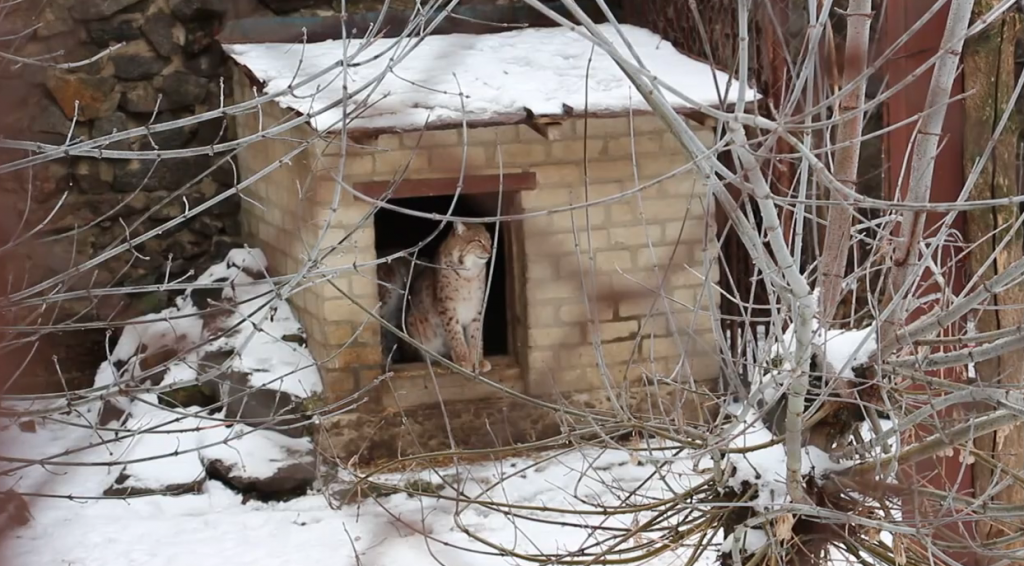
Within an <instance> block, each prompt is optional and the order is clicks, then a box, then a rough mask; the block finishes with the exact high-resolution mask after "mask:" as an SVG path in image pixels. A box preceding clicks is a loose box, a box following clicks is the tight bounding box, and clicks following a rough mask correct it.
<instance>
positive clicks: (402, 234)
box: [373, 193, 515, 364]
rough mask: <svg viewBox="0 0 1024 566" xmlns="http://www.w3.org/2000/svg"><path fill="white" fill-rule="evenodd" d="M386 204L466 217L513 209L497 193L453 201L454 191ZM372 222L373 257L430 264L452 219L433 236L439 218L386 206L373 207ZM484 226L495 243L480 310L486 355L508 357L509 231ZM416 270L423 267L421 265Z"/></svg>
mask: <svg viewBox="0 0 1024 566" xmlns="http://www.w3.org/2000/svg"><path fill="white" fill-rule="evenodd" d="M453 201H454V206H453ZM387 202H388V203H389V204H391V205H394V206H396V207H400V208H402V209H405V210H410V211H416V212H422V213H428V214H440V215H451V216H461V217H466V218H487V217H494V216H499V215H502V214H509V213H510V212H511V209H510V207H511V203H510V199H509V198H508V197H506V198H505V199H504V202H502V201H501V200H500V199H499V195H498V194H497V193H475V194H470V195H460V196H459V197H458V198H457V199H456V198H455V197H454V195H439V196H427V197H409V198H393V199H390V200H388V201H387ZM499 205H500V206H499ZM373 224H374V233H375V246H374V247H375V248H376V251H377V257H386V256H389V255H393V254H395V253H396V252H403V253H406V254H408V255H410V256H413V257H415V258H416V259H418V260H421V261H428V262H430V263H434V257H435V255H436V253H437V250H438V248H439V247H440V245H441V243H442V242H443V241H444V240H445V238H447V237H448V234H449V233H450V232H451V230H452V229H453V228H452V224H453V223H452V222H447V223H446V224H445V226H444V228H442V229H441V231H440V232H438V233H437V234H436V235H434V236H433V238H431V234H433V233H434V231H435V230H437V228H438V226H439V225H440V224H441V221H439V220H432V219H430V218H424V217H421V216H414V215H411V214H408V213H405V212H403V211H397V210H389V209H386V208H379V209H378V210H377V211H376V213H375V214H374V219H373ZM484 228H486V229H487V231H488V233H489V234H490V235H491V241H492V242H493V246H492V247H493V251H492V256H491V262H490V264H488V270H490V272H491V279H490V282H489V291H488V294H487V304H486V306H485V308H484V324H483V334H484V336H483V342H484V356H485V357H491V356H509V355H512V354H513V352H512V348H513V346H512V343H513V340H512V337H513V335H514V333H513V332H511V328H510V321H511V320H514V319H515V317H514V316H513V315H512V314H511V309H512V306H513V304H514V303H513V300H514V294H513V291H514V290H513V289H512V288H511V285H510V284H509V275H510V273H511V271H512V270H511V269H510V267H509V265H508V262H509V261H510V258H511V253H510V252H509V250H510V243H511V237H512V231H511V230H509V229H507V225H502V226H501V228H500V229H499V227H498V223H496V222H491V223H487V224H484ZM428 238H430V240H429V241H427V242H426V244H425V245H423V246H422V247H419V248H418V251H416V252H415V255H414V254H413V252H410V251H409V250H412V249H416V247H417V246H418V245H419V244H420V243H421V242H423V241H424V240H427V239H428ZM492 266H493V267H492ZM418 269H422V267H419V268H418ZM385 357H387V353H385ZM392 361H393V362H394V363H398V364H401V363H416V362H420V361H421V360H420V359H419V358H416V359H408V358H398V357H396V358H395V359H393V360H392Z"/></svg>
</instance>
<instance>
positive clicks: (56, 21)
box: [36, 2, 75, 39]
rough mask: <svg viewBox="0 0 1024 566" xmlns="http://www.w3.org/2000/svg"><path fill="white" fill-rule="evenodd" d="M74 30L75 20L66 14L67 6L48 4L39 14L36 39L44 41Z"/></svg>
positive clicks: (54, 3)
mask: <svg viewBox="0 0 1024 566" xmlns="http://www.w3.org/2000/svg"><path fill="white" fill-rule="evenodd" d="M73 29H75V20H74V19H72V18H71V14H70V13H68V10H67V6H62V5H59V4H57V3H56V2H48V3H47V4H46V7H45V8H43V11H42V12H41V13H40V14H39V27H37V28H36V37H38V38H40V39H45V38H47V37H53V36H55V35H59V34H62V33H66V32H69V31H71V30H73Z"/></svg>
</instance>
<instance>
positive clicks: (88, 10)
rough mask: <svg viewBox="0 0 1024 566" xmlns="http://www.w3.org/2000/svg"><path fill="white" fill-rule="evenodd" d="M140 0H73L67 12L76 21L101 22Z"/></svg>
mask: <svg viewBox="0 0 1024 566" xmlns="http://www.w3.org/2000/svg"><path fill="white" fill-rule="evenodd" d="M139 1H140V0H75V2H74V3H73V4H71V8H70V10H69V12H70V13H71V17H73V18H75V19H76V20H102V19H104V18H109V17H110V16H113V15H114V14H116V13H117V12H120V11H121V10H123V9H125V8H127V7H128V6H131V5H132V4H135V3H137V2H139Z"/></svg>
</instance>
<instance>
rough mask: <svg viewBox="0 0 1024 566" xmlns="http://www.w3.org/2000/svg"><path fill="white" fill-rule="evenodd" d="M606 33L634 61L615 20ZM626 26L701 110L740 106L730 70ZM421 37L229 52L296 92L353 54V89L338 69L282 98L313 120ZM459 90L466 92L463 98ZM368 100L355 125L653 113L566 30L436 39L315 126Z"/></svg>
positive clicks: (269, 88) (270, 87)
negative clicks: (531, 115)
mask: <svg viewBox="0 0 1024 566" xmlns="http://www.w3.org/2000/svg"><path fill="white" fill-rule="evenodd" d="M598 28H600V29H601V31H602V33H604V34H605V36H606V37H609V38H611V40H612V42H613V44H614V45H615V46H616V47H617V48H619V50H620V52H621V53H624V54H627V56H628V53H629V52H628V50H627V49H626V48H625V46H624V44H623V43H622V41H621V39H620V38H619V37H618V34H617V32H616V31H615V30H614V28H613V27H612V26H611V25H610V24H603V25H600V26H598ZM621 28H622V30H623V32H624V34H625V36H626V38H627V39H628V40H629V42H630V44H631V45H632V46H633V48H634V49H635V50H636V51H637V53H638V54H639V56H640V60H641V61H642V62H643V64H644V65H646V66H647V68H648V69H649V70H650V71H651V72H652V73H654V75H656V76H657V77H658V78H659V79H661V80H662V81H663V82H664V83H665V84H668V85H671V86H672V87H674V88H676V89H678V90H679V91H681V92H682V93H684V94H685V95H686V96H689V97H690V98H692V99H694V100H696V101H697V102H698V103H700V104H708V105H715V106H717V105H719V103H720V99H719V91H721V92H722V93H723V94H725V96H723V99H724V102H725V103H726V104H729V103H733V102H735V101H736V95H737V92H738V90H739V89H738V88H737V86H736V85H735V81H732V84H731V85H729V86H731V88H730V89H729V92H725V91H726V86H727V83H728V82H729V77H728V75H726V74H725V73H721V72H719V71H716V70H714V69H713V68H712V67H710V66H709V65H706V64H704V63H701V62H699V61H696V60H693V59H691V58H689V57H687V56H685V55H683V54H681V53H679V52H678V51H676V49H675V48H674V47H672V45H671V44H669V43H668V42H667V41H664V40H663V39H662V38H661V37H659V36H658V35H656V34H655V33H653V32H651V31H648V30H646V29H644V28H640V27H636V26H630V25H623V26H621ZM346 41H347V42H348V45H347V46H346V45H345V43H346ZM413 41H415V39H408V38H407V39H377V40H374V41H372V42H370V44H369V45H367V46H365V50H364V51H361V52H359V53H358V55H357V56H355V57H353V55H352V53H354V52H356V51H357V49H358V48H359V47H360V46H361V45H362V44H363V43H364V40H355V39H354V40H331V41H324V42H321V43H314V44H308V45H305V46H303V45H296V44H283V43H249V44H228V45H224V49H225V50H226V51H227V53H228V54H229V55H230V56H231V57H232V58H234V59H235V61H237V62H238V63H239V64H241V65H243V66H245V67H246V68H248V69H249V71H251V72H252V74H253V75H255V77H256V78H257V79H259V80H260V81H262V82H263V83H264V84H265V92H268V93H269V92H277V91H281V90H284V89H287V88H288V87H289V86H290V85H292V84H296V83H298V82H300V81H302V80H304V79H307V78H309V77H311V76H313V75H315V74H316V73H317V72H319V71H322V70H323V69H325V68H327V67H329V66H331V65H332V64H335V63H336V62H337V61H339V60H341V58H342V57H344V56H345V55H344V54H345V53H348V56H349V57H350V58H353V60H352V62H351V64H350V65H349V66H348V69H347V73H348V75H347V77H348V78H347V84H346V81H345V80H343V78H344V77H343V75H342V70H341V69H338V70H332V71H330V72H328V73H327V74H325V75H324V76H323V77H320V78H318V79H317V80H316V81H314V83H313V84H309V85H306V86H304V87H302V88H300V89H297V91H296V92H295V93H292V94H286V95H284V96H281V97H280V98H278V99H277V101H278V103H279V104H281V106H283V107H285V108H287V109H291V110H296V111H298V112H300V113H304V114H310V113H315V112H317V111H322V110H323V109H324V108H325V107H326V106H329V105H331V104H332V103H335V102H336V101H338V100H340V99H341V98H342V93H343V92H345V89H346V88H347V90H348V91H349V92H351V91H353V90H356V89H358V88H359V87H360V86H363V85H366V84H367V83H369V82H371V81H374V80H375V77H376V76H377V75H379V74H380V73H381V71H383V70H384V69H385V68H386V67H387V65H389V64H392V63H393V62H394V60H395V59H396V58H397V57H396V55H398V57H400V56H401V55H400V54H404V53H405V52H406V51H407V50H409V49H410V47H412V45H413V43H412V42H413ZM396 44H397V45H396ZM346 47H347V48H348V50H347V51H346V50H345V48H346ZM382 54H383V55H382ZM459 92H462V93H463V94H464V96H463V97H462V100H461V101H460V96H459ZM748 92H750V93H751V94H753V91H748ZM665 95H666V97H667V98H668V100H669V102H670V103H671V104H672V105H673V106H674V107H675V108H676V109H677V110H685V109H687V108H691V106H690V105H689V104H687V103H685V102H684V101H683V100H681V99H679V98H677V97H675V96H673V95H671V94H670V93H668V92H666V93H665ZM367 102H369V103H372V104H373V106H371V107H369V108H366V109H365V111H363V112H362V113H361V114H359V115H358V117H354V118H353V117H351V116H350V117H349V127H350V128H359V129H364V128H366V129H395V130H409V129H419V128H421V127H424V126H426V125H430V124H434V125H435V126H439V125H441V124H445V123H448V124H451V125H453V126H454V125H457V124H460V123H461V122H462V120H463V117H465V120H467V121H474V122H476V121H486V120H488V119H494V118H496V117H498V116H505V117H508V116H509V115H523V116H525V112H526V111H525V109H526V108H528V109H529V110H530V111H532V112H533V113H534V114H535V115H536V116H561V115H564V114H565V113H566V111H565V109H564V107H563V105H568V106H570V107H571V108H572V109H573V111H574V112H575V113H583V112H584V109H586V113H588V114H596V113H612V112H625V111H628V110H641V111H643V110H650V107H649V106H648V105H647V104H646V103H645V102H644V101H643V99H642V98H641V97H640V95H639V93H638V92H637V91H636V89H635V88H633V86H632V84H631V83H630V82H629V81H628V80H627V79H626V77H625V75H624V74H623V73H622V71H621V70H620V69H619V68H618V66H617V65H616V64H615V62H614V61H613V60H612V58H611V57H609V56H608V55H607V54H606V53H604V52H603V51H602V50H600V49H597V48H595V47H594V46H593V44H592V43H591V42H589V41H587V40H586V39H583V38H582V37H580V36H579V35H577V34H576V33H574V32H572V31H571V30H568V29H565V28H561V27H556V28H525V29H519V30H515V31H508V32H502V33H495V34H488V35H468V34H452V35H432V36H428V37H426V38H424V39H423V41H422V43H421V44H420V45H418V46H416V47H415V48H413V49H412V50H411V52H409V53H408V55H407V56H406V57H404V58H403V59H401V60H400V61H399V62H398V63H397V64H395V65H394V67H393V69H392V70H391V72H389V74H388V75H387V76H386V77H384V79H383V81H382V82H381V84H380V86H379V87H378V88H376V89H374V90H373V92H372V94H365V93H364V94H361V95H359V96H356V97H355V100H354V101H353V102H352V103H349V104H348V105H338V107H336V108H332V109H330V110H326V111H323V113H322V114H319V115H317V116H315V117H314V119H313V124H312V125H313V127H314V128H315V129H317V130H319V131H322V132H324V131H331V130H339V129H341V126H342V121H343V116H344V112H345V107H346V106H347V108H348V112H352V111H353V108H354V107H355V106H358V105H361V104H365V103H367ZM463 107H464V109H463ZM463 112H465V114H464V113H463Z"/></svg>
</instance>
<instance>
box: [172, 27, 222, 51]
mask: <svg viewBox="0 0 1024 566" xmlns="http://www.w3.org/2000/svg"><path fill="white" fill-rule="evenodd" d="M214 23H215V22H213V21H207V22H189V23H187V24H185V42H184V43H183V44H182V46H181V48H182V50H183V51H184V52H185V55H188V56H195V55H198V54H200V53H202V52H203V50H205V49H207V48H208V47H210V46H211V45H213V44H214V42H215V41H216V39H217V27H216V26H215V25H214Z"/></svg>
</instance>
